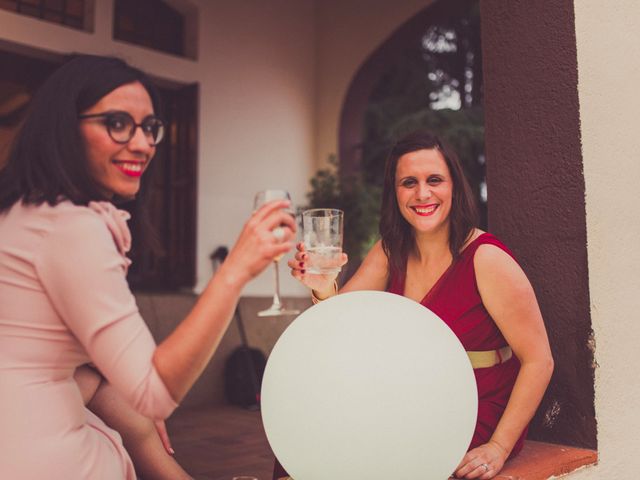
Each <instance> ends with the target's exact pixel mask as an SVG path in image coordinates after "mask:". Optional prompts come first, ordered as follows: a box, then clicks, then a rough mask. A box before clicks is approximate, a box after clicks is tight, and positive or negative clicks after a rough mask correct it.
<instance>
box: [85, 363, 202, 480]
mask: <svg viewBox="0 0 640 480" xmlns="http://www.w3.org/2000/svg"><path fill="white" fill-rule="evenodd" d="M73 378H74V380H75V381H76V384H77V385H78V389H79V390H80V394H81V395H82V400H83V402H84V404H85V405H86V406H87V408H89V410H91V411H92V412H93V413H95V414H96V415H97V416H98V417H100V418H101V419H102V420H103V421H104V422H105V423H106V424H107V425H109V426H110V427H111V428H113V429H114V430H116V431H118V433H119V434H120V435H121V436H122V441H123V444H124V446H125V448H126V450H127V452H128V453H129V455H131V459H132V460H133V463H134V465H135V468H136V472H137V473H138V474H142V475H143V476H144V477H145V478H154V479H157V480H160V479H167V480H174V479H190V478H191V476H189V475H188V474H187V473H186V472H185V471H184V470H183V469H182V467H180V465H179V464H178V463H177V462H176V461H175V459H174V458H173V457H172V456H170V455H169V453H168V452H167V446H168V445H169V444H168V436H167V438H166V440H165V439H162V438H161V436H160V435H159V434H160V429H159V425H161V427H160V428H161V429H162V431H163V432H164V433H165V434H166V430H165V429H164V422H161V423H160V424H159V423H158V422H156V424H155V425H154V422H153V421H152V420H151V419H149V418H147V417H145V416H143V415H142V414H140V413H138V412H136V411H135V410H134V409H133V408H132V407H131V405H129V404H128V403H127V401H126V400H125V399H124V398H122V396H120V394H119V393H118V392H117V391H116V390H115V389H114V388H113V387H112V386H111V385H109V384H108V383H107V382H106V381H105V380H104V378H103V377H102V375H100V373H98V371H97V370H94V369H93V368H90V367H88V366H87V365H82V366H80V367H78V368H77V369H76V372H75V374H74V376H73Z"/></svg>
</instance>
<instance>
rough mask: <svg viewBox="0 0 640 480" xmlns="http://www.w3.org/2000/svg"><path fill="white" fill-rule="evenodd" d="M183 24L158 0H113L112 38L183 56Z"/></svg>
mask: <svg viewBox="0 0 640 480" xmlns="http://www.w3.org/2000/svg"><path fill="white" fill-rule="evenodd" d="M0 1H1V0H0ZM185 23H186V22H185V17H184V15H182V13H180V12H179V11H177V10H176V9H174V8H173V7H171V6H170V5H168V4H167V3H165V2H163V1H161V0H136V1H135V2H133V1H131V0H115V11H114V20H113V38H115V39H117V40H122V41H123V42H128V43H134V44H136V45H141V46H143V47H148V48H153V49H154V50H160V51H162V52H167V53H173V54H175V55H180V56H186V48H185Z"/></svg>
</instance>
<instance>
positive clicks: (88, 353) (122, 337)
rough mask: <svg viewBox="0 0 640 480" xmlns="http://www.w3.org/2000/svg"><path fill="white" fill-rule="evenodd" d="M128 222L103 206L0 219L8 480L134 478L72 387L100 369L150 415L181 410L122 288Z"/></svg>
mask: <svg viewBox="0 0 640 480" xmlns="http://www.w3.org/2000/svg"><path fill="white" fill-rule="evenodd" d="M125 220H126V218H125V217H124V212H121V211H119V210H116V209H115V207H113V205H111V204H109V203H104V202H101V203H99V204H97V203H92V204H91V205H90V207H81V206H76V205H73V204H71V203H70V202H67V201H64V202H61V203H59V204H58V205H57V206H55V207H51V206H49V205H47V204H43V205H40V206H33V205H29V206H25V205H22V204H21V203H17V204H15V205H14V206H13V207H11V209H10V210H8V211H6V212H4V213H3V214H0V478H3V479H4V478H6V479H23V480H30V479H45V478H52V479H65V480H72V479H92V480H100V479H105V480H116V479H127V480H134V479H135V478H136V476H135V472H134V470H133V465H132V463H131V460H130V458H129V455H128V454H127V452H126V451H125V449H124V447H123V445H122V440H121V438H120V436H119V434H118V433H117V432H115V431H114V430H112V429H110V428H109V427H107V426H106V425H105V424H104V423H103V422H102V421H101V420H100V419H99V418H97V417H96V416H95V415H93V414H92V413H91V412H90V411H88V410H87V409H86V408H85V407H84V404H83V401H82V397H81V396H80V391H79V390H78V387H77V385H76V383H75V381H74V379H73V374H74V371H75V369H76V367H78V366H79V365H82V364H85V363H88V362H93V363H94V364H95V365H96V367H97V368H98V369H99V370H100V371H101V372H102V374H103V375H104V376H105V377H106V378H107V379H108V380H109V382H110V383H111V384H112V385H113V386H114V387H115V388H116V389H117V390H118V391H119V392H120V393H121V394H122V395H123V396H124V398H126V399H127V400H128V401H129V402H130V404H131V405H132V406H133V407H134V408H135V409H136V410H138V411H139V412H141V413H142V414H144V415H146V416H148V417H152V418H166V417H167V416H169V415H170V414H171V412H172V411H173V410H174V409H175V407H176V403H175V402H174V400H173V399H172V398H171V395H170V394H169V392H168V391H167V389H166V387H165V385H164V383H163V382H162V380H161V379H160V377H159V376H158V373H157V372H156V370H155V368H154V366H153V363H152V361H151V359H152V355H153V351H154V349H155V343H154V341H153V338H152V336H151V334H150V332H149V329H148V328H147V326H146V324H145V323H144V321H143V320H142V318H141V317H140V314H139V313H138V308H137V306H136V303H135V299H134V297H133V295H132V294H131V291H130V290H129V287H128V285H127V281H126V278H125V275H126V270H127V267H128V265H129V261H128V259H127V258H126V257H125V253H126V251H127V250H128V248H129V245H130V236H129V231H128V229H127V226H126V222H125Z"/></svg>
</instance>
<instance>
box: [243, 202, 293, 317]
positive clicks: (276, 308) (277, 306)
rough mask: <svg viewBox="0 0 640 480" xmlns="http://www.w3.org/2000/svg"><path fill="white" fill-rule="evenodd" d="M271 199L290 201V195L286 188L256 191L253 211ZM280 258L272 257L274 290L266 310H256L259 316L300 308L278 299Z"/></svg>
mask: <svg viewBox="0 0 640 480" xmlns="http://www.w3.org/2000/svg"><path fill="white" fill-rule="evenodd" d="M273 200H289V201H291V197H290V196H289V192H287V191H286V190H262V191H260V192H258V193H256V197H255V199H254V201H253V209H254V211H255V210H257V209H258V208H260V207H261V206H262V205H264V204H265V203H267V202H272V201H273ZM288 213H290V214H291V216H293V217H295V213H294V211H293V210H288ZM276 228H278V227H276ZM281 258H282V255H280V256H278V257H276V258H274V259H273V268H274V270H275V279H276V288H275V292H274V293H273V303H272V304H271V306H270V307H269V308H267V309H266V310H262V311H261V312H258V316H259V317H279V316H282V315H297V314H298V313H300V310H296V309H291V308H285V307H284V305H282V302H281V301H280V272H279V269H278V262H279V261H280V259H281Z"/></svg>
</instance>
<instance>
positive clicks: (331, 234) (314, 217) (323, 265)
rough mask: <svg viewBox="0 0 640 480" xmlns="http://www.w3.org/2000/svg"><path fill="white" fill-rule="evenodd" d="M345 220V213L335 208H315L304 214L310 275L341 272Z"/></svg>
mask: <svg viewBox="0 0 640 480" xmlns="http://www.w3.org/2000/svg"><path fill="white" fill-rule="evenodd" d="M343 220H344V212H343V211H342V210H337V209H334V208H314V209H311V210H305V211H304V212H302V232H303V233H302V235H303V241H304V246H305V249H306V250H307V255H308V257H307V262H306V265H307V266H306V270H307V272H308V273H315V274H320V275H326V274H337V273H338V272H340V270H341V266H340V260H341V259H342V238H343Z"/></svg>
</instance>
